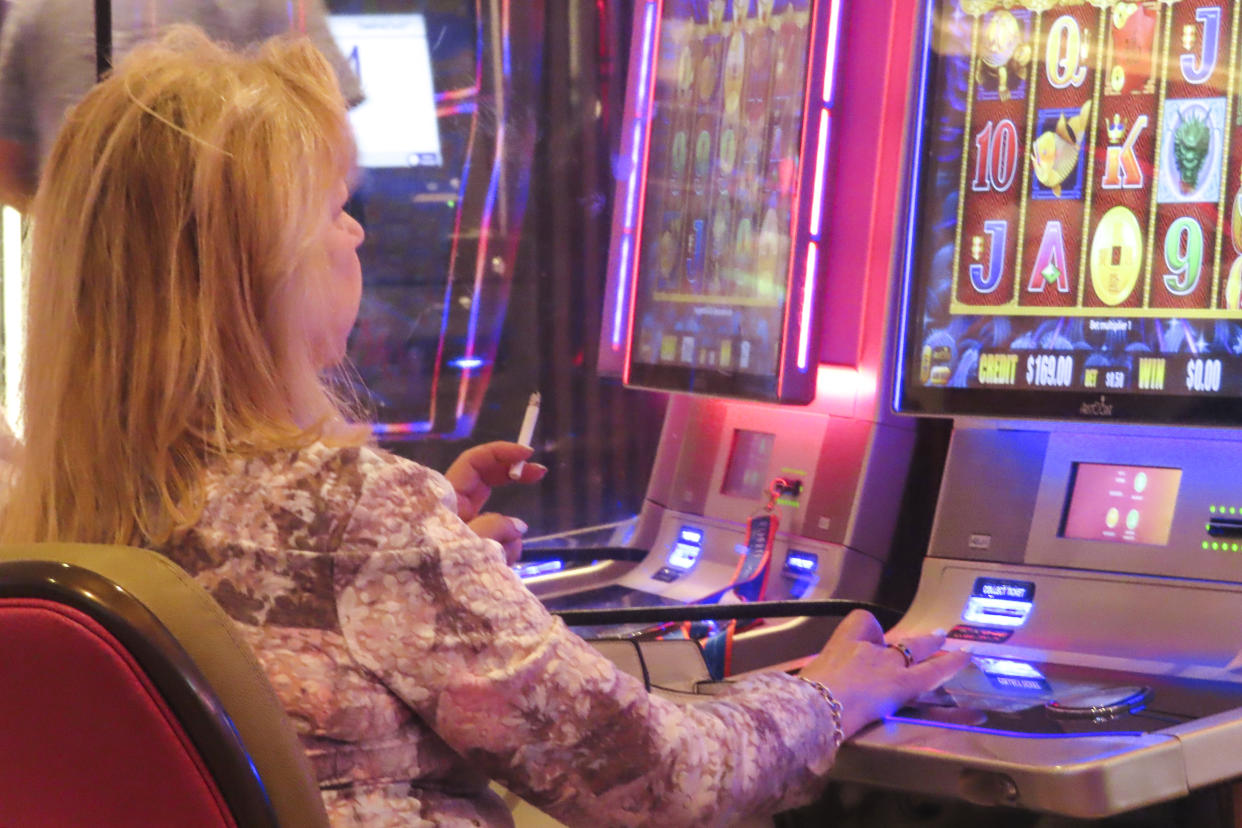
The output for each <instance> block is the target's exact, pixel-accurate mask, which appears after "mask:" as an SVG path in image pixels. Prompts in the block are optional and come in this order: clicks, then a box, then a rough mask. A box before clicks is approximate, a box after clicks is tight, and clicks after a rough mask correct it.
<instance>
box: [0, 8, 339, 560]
mask: <svg viewBox="0 0 1242 828" xmlns="http://www.w3.org/2000/svg"><path fill="white" fill-rule="evenodd" d="M353 163H354V146H353V142H352V139H351V137H350V131H349V126H348V122H347V120H346V115H345V103H344V100H343V98H342V96H341V92H340V90H339V88H338V86H337V82H336V78H335V76H334V75H333V71H332V69H331V67H330V65H329V64H328V63H327V61H326V60H325V59H324V58H323V57H322V56H321V55H320V54H319V52H317V51H316V50H315V48H314V47H313V46H311V45H310V44H309V42H307V41H305V40H302V39H286V38H277V39H273V40H270V41H268V42H266V43H264V44H263V45H262V47H261V48H259V49H258V50H257V51H253V52H250V53H245V54H243V53H238V52H234V51H231V50H229V49H227V48H224V47H222V46H220V45H217V44H215V43H212V42H211V41H209V40H208V39H207V38H206V37H205V36H204V35H203V34H202V33H201V32H199V31H198V30H196V29H193V28H190V27H174V28H172V29H170V30H169V31H168V32H167V33H166V34H165V35H164V36H163V37H162V38H160V39H159V40H158V41H156V42H153V43H150V44H148V45H144V46H141V47H139V48H137V49H136V50H135V51H134V52H132V53H131V54H130V55H129V56H128V57H127V58H125V59H124V60H123V61H122V62H121V63H120V64H119V65H118V66H117V67H116V69H115V71H114V72H113V73H112V74H111V75H110V76H109V77H108V78H107V79H105V80H104V81H103V82H102V83H100V84H99V85H97V86H96V87H95V88H94V89H93V90H92V91H91V92H90V93H89V94H87V95H86V97H85V98H84V99H83V100H82V101H81V103H80V104H79V105H78V106H77V107H75V108H74V109H73V111H72V112H71V113H70V115H69V117H68V119H67V121H66V124H65V126H64V128H63V130H62V132H61V134H60V136H59V137H58V139H57V141H56V143H55V146H54V147H53V149H52V152H51V155H50V157H49V159H48V163H47V166H46V169H45V172H44V176H43V179H42V181H41V184H40V187H39V190H38V193H37V194H36V196H35V200H34V205H33V215H32V218H33V221H32V230H31V233H32V238H31V240H30V276H29V278H30V292H29V311H28V328H27V330H28V331H29V335H28V348H27V353H28V359H27V366H26V378H25V383H24V389H25V418H24V419H25V423H26V431H27V436H26V441H25V445H24V447H23V448H22V451H21V455H20V458H19V462H18V472H17V477H16V479H15V481H14V485H13V489H12V491H11V497H10V499H9V501H8V503H7V505H6V507H5V511H4V514H3V519H2V521H0V539H3V540H4V541H7V542H15V541H31V540H75V541H91V542H105V543H139V544H158V543H160V542H162V541H163V540H165V539H167V538H168V537H169V536H170V535H171V534H172V533H173V532H175V531H176V530H178V529H181V528H184V527H186V526H190V525H192V524H193V523H194V522H195V521H196V520H197V519H198V516H199V515H200V514H201V510H202V506H203V496H204V495H203V479H204V474H205V471H206V469H207V467H208V466H209V465H210V464H212V463H215V462H220V460H221V458H224V457H228V456H233V455H239V454H240V455H245V454H249V453H254V452H258V451H268V450H272V449H277V448H285V447H296V446H300V445H306V444H308V443H310V442H312V441H313V440H315V439H319V438H322V437H323V436H324V435H325V432H333V431H335V433H337V434H338V435H340V434H344V435H345V436H344V437H343V438H342V440H343V441H345V442H351V441H352V442H361V441H362V439H363V438H362V436H361V433H360V432H359V431H358V430H357V429H354V430H352V431H350V430H348V429H342V428H340V424H341V423H343V422H345V420H346V409H345V406H344V405H343V404H342V403H341V402H340V401H339V400H338V399H337V398H336V397H335V396H334V395H333V394H332V393H331V391H330V390H329V389H328V386H327V385H325V382H324V380H323V379H322V378H321V377H320V371H319V366H317V365H315V364H314V358H313V355H312V354H311V351H312V343H310V342H309V338H310V337H311V336H313V335H314V333H313V332H312V331H313V329H314V327H315V325H314V322H313V320H312V321H311V322H309V323H308V322H306V319H307V316H308V315H310V316H312V317H313V316H314V314H315V313H316V308H319V307H322V305H323V302H325V301H326V300H325V299H324V298H323V297H322V296H319V295H318V294H317V292H318V291H319V287H321V286H322V282H323V280H322V279H320V278H317V275H318V274H320V273H321V272H322V269H323V267H324V264H323V262H324V259H323V257H324V255H325V254H324V252H323V251H322V248H321V245H320V243H319V239H320V237H321V235H322V228H323V226H324V222H325V221H326V220H327V218H326V217H327V215H328V209H327V204H328V201H327V200H328V198H329V197H330V196H329V194H330V193H331V192H332V190H333V188H334V187H336V186H337V185H338V183H339V181H340V180H341V177H342V176H344V175H347V174H348V173H349V172H350V171H351V170H352V168H353Z"/></svg>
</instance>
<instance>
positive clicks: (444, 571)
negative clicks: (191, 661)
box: [163, 444, 834, 828]
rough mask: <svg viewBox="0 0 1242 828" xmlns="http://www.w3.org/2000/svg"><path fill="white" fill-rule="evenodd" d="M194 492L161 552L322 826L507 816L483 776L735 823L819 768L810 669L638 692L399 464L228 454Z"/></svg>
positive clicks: (593, 811)
mask: <svg viewBox="0 0 1242 828" xmlns="http://www.w3.org/2000/svg"><path fill="white" fill-rule="evenodd" d="M208 504H209V505H208V507H207V509H206V511H205V512H204V514H203V516H202V519H201V520H200V521H199V522H198V524H197V525H196V526H195V527H194V528H193V529H190V530H188V531H186V532H184V533H182V534H181V535H179V536H178V537H176V538H174V540H173V541H172V542H170V543H169V544H168V545H167V547H166V548H165V549H164V550H163V551H164V552H165V554H167V555H168V556H169V557H170V558H172V559H173V560H174V561H176V562H177V563H178V564H180V565H181V566H182V567H184V568H185V569H187V570H188V571H189V572H190V573H192V574H193V575H194V577H195V578H196V580H198V581H199V582H200V583H201V584H203V585H204V586H205V587H206V588H207V589H208V590H209V591H210V592H211V593H212V594H213V595H214V596H215V598H216V599H217V600H218V601H219V603H220V604H221V605H222V606H223V607H224V609H225V610H226V611H227V612H228V614H229V615H230V616H232V617H233V618H234V619H235V620H236V621H237V622H238V623H239V625H240V626H241V628H242V630H243V632H244V634H245V635H246V636H247V638H248V640H249V641H250V643H251V644H252V645H253V647H254V648H255V651H256V653H257V654H258V657H259V660H260V661H261V662H262V664H263V665H264V667H265V669H266V670H267V673H268V675H269V676H270V678H271V680H272V683H273V684H274V685H275V688H276V692H277V693H278V694H279V696H280V698H281V700H282V701H283V702H284V704H285V707H286V708H287V709H288V711H289V713H290V714H291V715H292V717H293V720H294V723H295V726H296V727H297V729H298V731H299V733H300V735H301V737H302V739H303V741H304V743H305V745H306V749H307V751H308V753H309V754H310V757H311V761H312V764H313V765H314V767H315V770H316V772H317V774H318V777H319V782H320V786H321V788H322V790H323V795H324V799H325V802H326V804H327V808H328V812H329V815H330V817H331V821H332V824H333V825H334V826H367V827H368V828H378V827H379V826H402V828H408V827H409V826H423V825H451V826H457V825H463V826H474V825H487V826H492V825H499V826H506V825H511V824H512V818H511V817H510V815H509V812H508V810H507V809H506V808H505V806H504V805H503V803H502V802H501V800H500V798H499V797H498V796H496V795H495V794H494V793H493V792H492V791H491V790H490V789H489V788H488V778H489V777H491V778H495V779H497V780H499V781H500V782H502V784H504V785H505V786H506V787H508V788H509V789H510V790H512V791H513V792H514V793H516V794H518V795H519V796H521V797H523V798H524V799H527V800H528V801H530V802H531V803H533V804H535V805H537V806H539V807H541V808H543V809H544V810H545V811H547V812H548V813H550V814H552V815H553V816H555V817H557V818H558V819H560V820H563V821H565V822H567V823H569V824H571V825H572V824H578V825H591V826H597V825H599V826H603V825H633V826H647V825H661V826H675V825H695V826H699V825H728V824H730V823H731V822H734V821H736V820H738V819H740V818H742V817H744V816H746V815H750V814H756V813H763V812H774V811H776V810H779V809H782V808H786V807H792V806H794V805H797V804H801V803H803V802H806V801H808V800H810V799H811V798H812V797H813V796H814V795H815V794H816V793H817V792H818V790H819V788H820V787H821V785H822V783H823V777H824V774H825V773H826V771H827V770H828V768H829V766H830V765H831V764H832V760H833V758H834V750H833V747H832V743H831V733H832V719H831V711H830V710H829V707H828V705H827V704H825V703H824V701H823V700H822V699H821V698H819V696H818V695H817V693H816V692H815V690H814V689H813V688H812V687H811V686H809V685H807V684H806V683H805V682H801V681H798V680H796V679H794V678H791V677H789V676H786V675H782V674H776V673H773V674H771V675H765V676H760V677H757V678H751V679H747V680H745V681H741V682H738V683H737V684H736V685H735V687H733V688H731V689H730V690H728V691H727V692H726V693H725V694H724V695H720V696H716V697H715V698H714V699H713V700H711V701H707V702H702V703H699V704H693V705H679V704H676V703H674V702H670V701H667V700H664V699H661V698H656V697H653V696H651V695H649V694H648V693H647V692H646V691H645V690H644V689H643V686H642V684H641V683H640V682H639V681H637V680H636V679H634V678H632V677H631V676H628V675H626V674H624V673H621V672H620V671H619V670H617V669H616V668H615V667H614V666H613V665H612V663H611V662H609V661H608V660H607V659H605V658H603V657H602V656H600V655H599V654H598V653H597V652H596V651H595V650H594V649H592V648H591V647H590V646H589V645H588V644H586V643H585V642H583V641H582V639H580V638H578V637H577V636H575V635H574V634H573V633H571V632H570V631H569V630H568V629H567V628H566V627H565V625H564V624H563V623H562V622H561V621H560V620H559V619H557V618H555V617H553V616H551V615H549V614H548V613H547V612H546V611H545V610H544V608H543V606H542V605H541V604H540V602H539V601H538V599H536V598H535V597H534V596H533V595H531V593H530V592H529V591H528V590H526V588H525V587H523V586H522V583H521V581H520V580H519V579H518V578H517V577H516V576H515V575H514V574H513V572H512V571H511V570H510V569H509V568H508V567H507V566H506V565H505V561H504V556H503V554H502V552H501V550H500V547H499V544H496V543H495V542H494V541H489V540H483V539H481V538H479V537H478V536H477V535H475V534H474V533H473V532H471V531H470V529H469V528H468V527H467V526H466V525H465V524H464V523H463V522H462V521H461V520H460V519H459V518H458V517H457V515H456V512H455V495H454V493H453V490H452V488H451V487H450V486H449V484H448V481H446V480H445V479H444V477H443V476H441V475H440V474H438V473H436V472H434V471H431V470H429V469H427V468H424V467H422V466H419V465H417V464H415V463H413V462H410V461H408V460H404V459H402V458H398V457H396V456H394V455H391V454H388V453H386V452H383V451H380V450H377V449H372V448H344V449H342V448H331V447H328V446H325V445H322V444H315V445H312V446H310V447H308V448H306V449H302V450H299V451H287V452H282V453H277V454H272V455H268V456H264V457H261V458H251V459H245V460H243V459H238V460H235V461H233V462H231V463H230V464H228V465H227V467H223V468H220V469H218V470H217V471H216V472H215V473H213V474H212V475H211V476H210V477H209V481H208Z"/></svg>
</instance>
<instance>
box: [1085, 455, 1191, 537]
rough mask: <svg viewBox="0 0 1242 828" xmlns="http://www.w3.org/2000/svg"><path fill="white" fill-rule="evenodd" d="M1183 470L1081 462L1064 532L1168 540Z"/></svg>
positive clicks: (1091, 535)
mask: <svg viewBox="0 0 1242 828" xmlns="http://www.w3.org/2000/svg"><path fill="white" fill-rule="evenodd" d="M1181 480H1182V470H1181V469H1168V468H1152V467H1149V466H1115V465H1111V464H1106V463H1075V464H1074V472H1073V475H1072V479H1071V481H1070V492H1069V498H1068V499H1067V505H1066V509H1065V523H1064V526H1063V528H1062V530H1061V536H1062V537H1065V538H1077V539H1080V540H1104V541H1121V542H1123V543H1148V544H1155V545H1157V546H1164V545H1165V544H1167V543H1168V542H1169V531H1170V529H1171V528H1172V526H1173V507H1174V506H1175V505H1176V504H1177V490H1178V486H1179V485H1180V484H1181Z"/></svg>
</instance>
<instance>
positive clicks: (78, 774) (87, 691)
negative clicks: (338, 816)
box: [0, 544, 328, 828]
mask: <svg viewBox="0 0 1242 828" xmlns="http://www.w3.org/2000/svg"><path fill="white" fill-rule="evenodd" d="M0 665H2V667H0V670H2V673H0V826H4V828H27V827H28V826H29V827H30V828H45V826H100V828H110V826H142V827H143V828H154V827H156V826H177V828H200V827H201V828H216V826H232V827H233V828H269V826H271V827H272V828H276V827H277V826H280V827H281V828H292V827H293V826H296V828H311V827H312V826H327V824H328V822H327V817H326V814H325V813H324V809H323V801H322V799H321V797H320V794H319V790H318V787H317V786H316V784H315V781H314V778H313V775H312V773H311V770H310V766H309V763H308V761H307V759H306V755H305V753H304V751H303V750H302V746H301V744H300V742H299V741H298V739H297V736H296V735H295V734H294V732H293V729H292V727H291V725H290V723H289V721H288V719H287V717H286V716H285V714H284V710H283V708H282V707H281V705H280V702H279V700H278V699H277V698H276V696H275V693H274V692H273V691H272V689H271V686H270V685H269V684H268V682H267V679H266V676H265V675H264V673H263V670H262V668H261V667H260V666H259V664H258V662H257V661H256V660H255V657H254V655H253V653H252V652H251V651H250V648H249V647H248V646H247V645H246V643H245V642H244V641H243V640H242V639H241V638H240V637H239V635H238V634H237V631H236V628H235V627H234V625H233V623H232V621H231V620H230V619H229V618H228V617H227V616H225V615H224V613H223V612H222V611H221V610H220V608H219V607H218V606H217V605H216V603H215V602H214V601H213V600H212V599H211V597H210V596H209V595H208V594H207V593H206V592H205V591H204V590H203V589H202V588H201V587H199V586H198V585H197V584H196V583H194V582H193V581H192V580H191V579H190V578H189V576H188V575H186V573H184V572H183V571H182V570H180V569H179V568H177V567H176V566H175V565H173V564H172V563H171V562H169V561H168V560H167V559H165V558H164V557H162V556H160V555H158V554H156V553H152V552H149V551H146V550H142V549H133V548H129V547H113V546H91V545H82V544H34V545H29V546H13V547H3V548H0Z"/></svg>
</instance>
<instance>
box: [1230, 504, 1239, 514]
mask: <svg viewBox="0 0 1242 828" xmlns="http://www.w3.org/2000/svg"><path fill="white" fill-rule="evenodd" d="M1237 513H1238V507H1237V506H1230V507H1229V514H1231V515H1236V514H1237Z"/></svg>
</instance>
